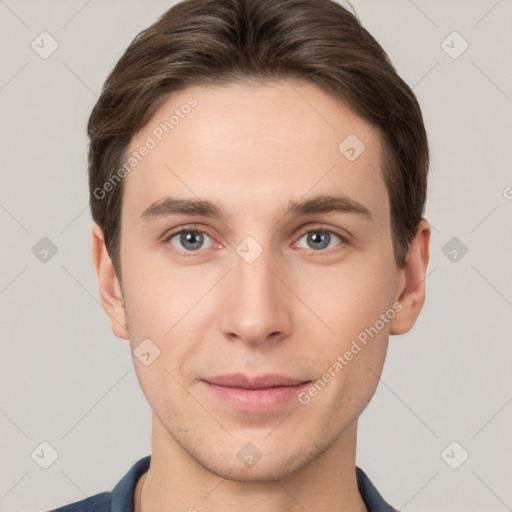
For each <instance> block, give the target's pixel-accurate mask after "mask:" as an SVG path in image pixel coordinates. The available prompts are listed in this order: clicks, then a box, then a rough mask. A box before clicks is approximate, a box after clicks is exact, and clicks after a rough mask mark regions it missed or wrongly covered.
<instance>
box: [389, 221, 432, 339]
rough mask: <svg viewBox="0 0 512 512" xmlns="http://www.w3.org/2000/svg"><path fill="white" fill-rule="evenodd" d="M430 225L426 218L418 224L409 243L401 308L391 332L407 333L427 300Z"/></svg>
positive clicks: (402, 272) (400, 291)
mask: <svg viewBox="0 0 512 512" xmlns="http://www.w3.org/2000/svg"><path fill="white" fill-rule="evenodd" d="M430 232H431V231H430V226H429V224H428V222H427V221H426V220H422V221H421V222H420V224H419V225H418V229H417V231H416V236H415V237H414V239H413V240H412V242H411V243H410V245H409V250H408V251H407V258H406V263H405V266H404V267H403V268H402V269H401V283H400V287H399V296H398V297H397V302H399V303H400V305H401V310H400V311H399V313H398V314H397V315H396V316H395V318H393V320H392V321H391V323H390V331H389V332H390V334H405V333H406V332H407V331H409V330H410V329H411V328H412V326H413V325H414V324H415V322H416V320H417V318H418V316H419V314H420V312H421V309H422V308H423V304H424V302H425V277H426V272H427V266H428V261H429V255H430Z"/></svg>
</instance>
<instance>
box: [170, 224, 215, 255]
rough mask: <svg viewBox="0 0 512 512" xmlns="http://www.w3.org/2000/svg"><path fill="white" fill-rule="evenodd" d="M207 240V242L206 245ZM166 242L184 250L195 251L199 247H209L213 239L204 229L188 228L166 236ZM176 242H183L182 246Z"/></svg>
mask: <svg viewBox="0 0 512 512" xmlns="http://www.w3.org/2000/svg"><path fill="white" fill-rule="evenodd" d="M173 240H174V242H173ZM205 241H206V242H207V245H206V246H205ZM208 241H209V242H208ZM166 242H169V243H170V244H171V245H173V246H174V247H176V248H177V249H178V250H180V251H182V252H194V251H198V250H199V249H209V248H210V247H211V246H212V239H211V238H210V237H209V236H208V235H207V234H206V233H205V232H204V231H198V230H196V229H187V228H184V229H181V230H180V231H177V232H175V233H172V234H171V235H169V236H168V237H167V238H166ZM176 244H181V247H180V246H179V245H176Z"/></svg>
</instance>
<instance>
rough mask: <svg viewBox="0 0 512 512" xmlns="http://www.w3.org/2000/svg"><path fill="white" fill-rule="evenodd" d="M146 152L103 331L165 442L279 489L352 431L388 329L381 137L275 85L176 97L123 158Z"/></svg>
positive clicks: (193, 90)
mask: <svg viewBox="0 0 512 512" xmlns="http://www.w3.org/2000/svg"><path fill="white" fill-rule="evenodd" d="M290 84H291V85H290ZM292 85H293V87H292ZM191 98H193V100H191ZM187 104H188V105H193V106H191V107H190V108H188V107H184V106H185V105H187ZM176 109H177V110H176ZM173 114H174V115H175V117H174V119H172V120H171V123H172V127H171V128H170V126H171V125H170V124H169V120H170V118H171V116H172V115H173ZM177 119H179V120H178V121H177ZM166 122H167V123H168V124H167V125H165V123H166ZM165 128H166V129H167V130H166V129H165ZM351 134H352V135H351ZM148 137H149V138H148ZM347 137H350V138H349V139H347ZM356 137H357V138H356ZM345 139H347V141H346V142H343V141H345ZM150 140H151V141H153V142H154V144H153V142H150ZM340 143H342V144H341V146H340ZM362 144H364V150H363V151H362V152H361V150H362V149H363V146H362ZM144 145H146V147H150V146H151V147H150V149H149V151H147V152H146V151H144V150H143V151H141V152H140V153H146V154H145V156H143V157H142V158H141V159H140V161H138V163H137V165H136V167H134V169H133V170H132V171H131V172H130V173H129V174H128V175H127V176H126V177H125V178H124V180H125V182H124V195H123V202H122V217H121V226H122V229H121V243H120V247H121V267H122V292H123V299H124V307H123V309H122V310H120V311H119V316H118V318H117V320H116V322H113V329H114V332H115V333H116V334H117V335H118V336H120V337H126V338H128V337H129V339H130V344H131V349H132V353H133V351H135V353H137V351H138V350H139V352H140V351H142V350H141V349H140V348H139V349H138V347H139V345H140V344H141V343H145V345H140V347H144V348H145V350H143V351H142V352H149V354H150V355H146V356H144V357H145V359H146V363H147V364H142V363H141V360H140V359H139V357H137V356H136V355H134V365H135V369H136V373H137V378H138V380H139V382H140V385H141V387H142V390H143V392H144V394H145V396H146V398H147V400H148V402H149V404H150V406H151V407H152V409H153V411H154V415H155V416H156V418H157V421H158V422H159V423H160V424H161V425H162V427H163V428H164V429H165V431H166V432H167V433H168V435H169V436H170V438H169V439H171V438H172V440H173V442H175V443H177V444H178V445H179V446H181V447H182V448H183V450H184V451H185V452H186V453H188V454H189V455H190V456H191V457H192V458H193V459H195V460H196V461H197V462H198V463H199V464H201V465H202V466H203V467H205V468H207V469H209V470H210V471H212V472H214V473H216V474H218V475H221V476H224V477H225V476H227V475H228V474H229V475H230V478H233V479H238V480H240V481H258V480H268V478H269V477H272V478H282V477H284V476H286V475H289V474H291V473H292V472H294V471H296V470H297V469H300V468H301V467H303V466H305V465H306V464H307V463H309V462H311V461H312V460H314V459H315V458H316V457H318V456H319V455H320V454H322V453H323V452H325V451H326V450H327V449H328V448H329V447H330V446H331V445H333V444H334V443H335V442H337V440H338V439H339V438H340V436H342V434H343V432H345V431H346V430H347V429H348V428H349V427H351V426H353V425H354V424H355V423H356V421H357V418H358V416H359V414H360V413H361V412H362V410H363V409H364V407H365V406H366V404H367V403H368V401H369V400H370V398H371V396H372V395H373V393H374V391H375V388H376V385H377V382H378V377H379V376H380V373H381V370H382V365H383V363H384V359H385V355H386V349H387V340H388V335H389V333H390V329H392V325H393V323H394V322H397V321H398V320H397V318H398V317H400V309H401V307H402V306H401V305H400V304H397V302H396V301H397V300H398V299H399V298H400V295H401V293H402V292H403V291H404V283H405V278H404V272H403V271H401V270H399V269H397V267H396V265H395V261H394V255H393V247H392V243H391V230H390V210H389V204H388V194H387V190H386V187H385V184H384V181H383V178H382V170H381V165H382V161H383V152H382V146H381V143H380V136H379V133H378V132H377V130H376V129H375V128H373V127H372V126H371V125H369V124H368V123H367V122H365V121H363V120H362V119H361V118H359V117H358V116H356V115H355V114H354V113H352V112H351V111H350V110H349V109H348V108H346V107H345V106H344V105H343V104H342V103H340V102H339V101H337V100H335V99H334V98H332V97H330V96H328V95H327V94H325V93H324V92H322V91H321V90H320V89H318V88H316V87H315V86H314V85H312V84H308V83H305V82H301V81H291V80H287V81H276V82H272V83H270V82H268V83H262V84H260V85H241V84H229V85H223V86H217V87H209V88H202V87H190V88H188V89H186V90H184V91H182V92H180V93H176V94H174V95H172V96H171V97H169V98H168V100H167V101H166V102H165V103H164V104H162V106H161V107H160V108H159V110H158V111H157V112H156V114H155V115H154V116H153V118H152V119H151V121H150V122H149V123H148V124H147V126H146V127H145V128H144V129H142V130H141V131H140V132H139V133H138V134H137V135H136V136H135V137H134V138H133V139H132V141H131V144H130V148H129V151H130V152H133V151H138V150H139V149H140V148H141V147H142V146H144ZM351 148H352V149H351ZM354 157H355V158H354ZM322 196H325V197H326V198H329V197H330V198H331V199H324V200H319V199H318V198H320V197H322ZM166 200H167V202H166ZM173 200H179V201H182V202H177V201H173ZM183 201H193V202H194V203H196V204H195V205H194V204H188V203H184V202H183ZM198 201H201V202H200V203H199V204H197V202H198ZM206 202H208V205H207V206H209V207H208V208H207V207H206V206H205V205H206ZM402 314H403V313H402ZM125 315H126V316H125ZM393 318H394V319H393ZM124 324H126V329H123V328H122V327H120V325H124ZM143 340H146V341H143ZM148 340H150V341H148ZM363 340H365V341H363ZM156 355H158V357H156V358H155V356H156ZM234 374H236V375H234ZM233 375H234V376H233ZM240 375H242V376H244V377H245V378H242V377H240ZM269 375H273V376H274V378H273V379H272V378H270V379H265V377H266V376H269ZM276 375H278V376H281V377H282V379H281V380H280V379H279V378H277V377H275V376H276ZM225 376H228V377H225ZM222 377H225V379H224V380H222ZM259 377H262V379H260V380H257V378H259ZM284 378H286V379H289V380H283V379H284ZM276 379H277V380H276ZM270 386H274V387H273V389H272V390H271V389H270ZM248 388H252V389H248ZM251 461H252V462H251ZM254 461H256V463H254ZM251 464H252V466H251Z"/></svg>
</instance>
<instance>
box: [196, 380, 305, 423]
mask: <svg viewBox="0 0 512 512" xmlns="http://www.w3.org/2000/svg"><path fill="white" fill-rule="evenodd" d="M310 382H311V381H309V380H302V379H295V378H292V377H287V376H284V375H277V374H267V375H261V376H255V377H250V376H247V375H244V374H240V373H238V374H231V375H220V376H215V377H207V378H204V379H202V383H203V384H204V385H205V387H206V389H207V391H208V392H209V393H210V394H211V396H213V397H215V398H216V399H218V400H220V403H222V404H224V406H225V405H228V406H229V408H231V409H233V408H234V409H237V410H238V411H244V412H251V413H262V412H265V411H271V410H274V409H278V408H279V407H281V406H283V405H285V404H286V403H288V402H290V400H291V399H292V398H294V397H295V398H296V397H297V394H298V393H299V392H300V391H301V390H302V389H303V388H304V387H305V386H307V385H308V384H309V383H310Z"/></svg>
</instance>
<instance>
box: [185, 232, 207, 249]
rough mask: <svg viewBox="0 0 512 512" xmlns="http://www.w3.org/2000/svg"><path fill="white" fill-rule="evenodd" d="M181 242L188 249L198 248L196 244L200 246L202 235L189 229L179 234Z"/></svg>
mask: <svg viewBox="0 0 512 512" xmlns="http://www.w3.org/2000/svg"><path fill="white" fill-rule="evenodd" d="M181 243H182V244H183V246H184V247H187V248H189V249H198V248H199V247H197V246H198V245H199V246H201V243H202V236H201V234H200V233H197V232H195V231H189V232H187V233H183V234H182V235H181Z"/></svg>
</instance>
